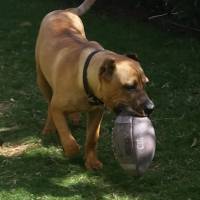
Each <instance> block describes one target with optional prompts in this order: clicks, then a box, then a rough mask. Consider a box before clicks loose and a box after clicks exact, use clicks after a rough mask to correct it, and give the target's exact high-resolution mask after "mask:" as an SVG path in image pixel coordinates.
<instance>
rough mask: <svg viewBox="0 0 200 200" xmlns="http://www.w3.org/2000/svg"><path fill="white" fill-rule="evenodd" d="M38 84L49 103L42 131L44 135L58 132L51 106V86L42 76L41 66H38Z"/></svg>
mask: <svg viewBox="0 0 200 200" xmlns="http://www.w3.org/2000/svg"><path fill="white" fill-rule="evenodd" d="M37 84H38V87H39V88H40V91H41V93H42V94H43V96H44V97H45V99H46V100H47V102H48V113H47V119H46V122H45V126H44V128H43V130H42V133H43V134H48V133H51V132H54V131H56V128H55V125H54V122H53V119H52V114H51V109H50V106H49V105H50V102H51V98H52V90H51V87H50V85H49V84H48V82H47V81H46V79H45V77H44V75H43V74H42V72H41V70H40V68H39V66H37Z"/></svg>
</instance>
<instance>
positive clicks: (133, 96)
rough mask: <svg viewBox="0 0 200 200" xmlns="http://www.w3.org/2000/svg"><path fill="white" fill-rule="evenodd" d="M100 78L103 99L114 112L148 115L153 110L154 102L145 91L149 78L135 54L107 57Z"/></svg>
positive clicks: (101, 68)
mask: <svg viewBox="0 0 200 200" xmlns="http://www.w3.org/2000/svg"><path fill="white" fill-rule="evenodd" d="M99 78H100V85H101V93H102V96H103V101H104V103H105V105H106V106H107V107H108V108H110V109H111V110H113V111H114V112H116V113H120V112H131V113H133V114H134V115H136V116H146V115H149V114H151V112H152V111H153V109H154V104H153V102H152V101H151V100H150V98H149V97H148V95H147V93H146V92H145V85H146V83H147V82H148V81H149V80H148V78H147V77H146V76H145V74H144V71H143V70H142V68H141V66H140V63H139V60H138V58H137V57H136V56H135V55H134V54H133V55H128V56H122V55H117V56H114V57H109V58H107V59H105V60H104V62H103V64H102V65H101V67H100V71H99Z"/></svg>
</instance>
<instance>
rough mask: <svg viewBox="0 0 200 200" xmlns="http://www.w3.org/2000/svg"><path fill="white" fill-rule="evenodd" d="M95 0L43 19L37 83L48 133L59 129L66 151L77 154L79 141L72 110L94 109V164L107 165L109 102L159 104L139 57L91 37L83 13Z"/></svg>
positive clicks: (89, 144)
mask: <svg viewBox="0 0 200 200" xmlns="http://www.w3.org/2000/svg"><path fill="white" fill-rule="evenodd" d="M94 2H95V0H85V1H84V2H83V3H82V4H81V5H80V6H79V7H77V8H72V9H68V10H58V11H53V12H51V13H49V14H48V15H47V16H46V17H45V18H44V19H43V21H42V23H41V27H40V31H39V35H38V38H37V44H36V65H37V82H38V85H39V87H40V89H41V91H42V93H43V95H44V96H45V97H46V99H47V100H48V117H47V121H46V125H45V127H44V130H43V133H48V132H50V131H53V130H55V129H56V130H57V131H58V134H59V137H60V140H61V144H62V146H63V149H64V153H65V155H67V156H73V155H75V154H76V153H78V151H79V145H78V144H77V142H76V140H75V139H74V137H73V136H72V133H71V131H70V129H69V127H68V125H67V122H66V115H70V114H73V113H77V112H83V111H84V112H85V111H86V112H88V123H87V136H86V144H85V165H86V167H87V168H88V169H99V168H101V167H102V163H101V162H100V161H99V160H98V158H97V155H96V146H97V141H98V138H99V131H100V123H101V120H102V116H103V111H104V106H105V107H107V108H108V109H111V110H114V111H118V112H120V111H125V110H129V111H130V110H131V111H132V112H133V113H135V114H136V115H139V116H144V115H146V114H145V112H146V113H148V112H151V111H152V109H153V103H152V101H151V100H150V99H149V98H148V96H147V94H146V93H145V91H144V85H145V84H146V82H147V81H148V79H147V78H146V76H145V74H144V72H143V70H142V68H141V66H140V64H139V62H138V60H137V59H136V58H135V56H133V55H132V56H130V57H132V58H129V57H127V56H123V55H119V54H117V53H114V52H112V51H108V50H105V49H104V48H103V47H102V46H101V45H100V44H98V43H97V42H94V41H88V40H87V39H86V36H85V32H84V27H83V24H82V21H81V19H80V18H79V15H82V14H84V13H85V12H86V10H88V9H89V8H90V6H91V5H92V4H93V3H94ZM83 80H84V81H83ZM75 119H76V118H75Z"/></svg>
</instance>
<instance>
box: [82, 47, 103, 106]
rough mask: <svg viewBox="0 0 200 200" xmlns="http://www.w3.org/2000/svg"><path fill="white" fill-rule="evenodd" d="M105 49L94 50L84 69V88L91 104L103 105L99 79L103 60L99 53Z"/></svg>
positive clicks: (88, 57)
mask: <svg viewBox="0 0 200 200" xmlns="http://www.w3.org/2000/svg"><path fill="white" fill-rule="evenodd" d="M103 51H104V50H103V49H100V50H93V51H92V52H91V53H90V54H89V55H88V56H87V58H86V61H85V65H84V70H83V83H84V89H85V92H86V94H87V96H88V100H89V102H90V104H91V105H103V104H104V103H103V101H102V97H101V91H100V81H99V69H100V66H101V60H100V59H98V58H99V54H101V53H102V52H103Z"/></svg>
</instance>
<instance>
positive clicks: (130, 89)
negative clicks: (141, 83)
mask: <svg viewBox="0 0 200 200" xmlns="http://www.w3.org/2000/svg"><path fill="white" fill-rule="evenodd" d="M123 88H124V89H125V90H128V91H134V90H136V89H137V84H131V85H129V84H126V85H124V86H123Z"/></svg>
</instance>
